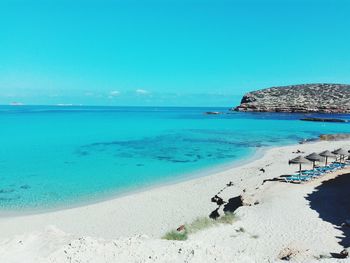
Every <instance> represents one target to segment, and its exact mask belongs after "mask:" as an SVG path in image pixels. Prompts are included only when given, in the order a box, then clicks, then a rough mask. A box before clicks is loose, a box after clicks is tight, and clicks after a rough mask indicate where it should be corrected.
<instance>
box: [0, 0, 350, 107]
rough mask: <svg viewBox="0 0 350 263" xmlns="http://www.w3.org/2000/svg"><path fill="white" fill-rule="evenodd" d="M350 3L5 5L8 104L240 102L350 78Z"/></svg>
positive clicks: (0, 87) (0, 37) (2, 49)
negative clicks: (276, 89)
mask: <svg viewBox="0 0 350 263" xmlns="http://www.w3.org/2000/svg"><path fill="white" fill-rule="evenodd" d="M349 14H350V1H342V0H339V1H337V0H329V1H326V0H323V1H322V0H318V1H313V0H305V1H301V0H295V1H292V0H290V1H288V0H279V1H277V0H276V1H272V0H255V1H254V0H245V1H243V0H242V1H238V0H237V1H235V0H231V1H223V0H212V1H195V0H192V1H191V0H188V1H185V0H177V1H169V0H163V1H142V0H140V1H134V0H129V1H126V0H125V1H121V0H120V1H103V0H95V1H91V0H74V1H73V0H70V1H64V0H61V1H54V0H50V1H49V0H47V1H40V0H27V1H17V0H0V104H9V103H11V102H13V101H18V102H22V103H25V104H58V103H64V104H70V103H73V104H84V105H140V106H141V105H155V106H203V105H206V106H233V105H234V104H236V103H237V102H238V101H239V99H240V97H241V96H242V95H243V94H244V93H245V92H248V91H251V90H255V89H261V88H265V87H270V86H277V85H289V84H299V83H315V82H335V83H350V15H349Z"/></svg>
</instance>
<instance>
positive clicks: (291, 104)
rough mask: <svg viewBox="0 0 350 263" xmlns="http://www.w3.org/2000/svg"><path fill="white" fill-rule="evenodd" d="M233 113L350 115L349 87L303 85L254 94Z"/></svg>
mask: <svg viewBox="0 0 350 263" xmlns="http://www.w3.org/2000/svg"><path fill="white" fill-rule="evenodd" d="M233 110H235V111H261V112H320V113H350V85H342V84H304V85H293V86H285V87H272V88H268V89H263V90H258V91H253V92H249V93H247V94H245V95H244V97H243V98H242V101H241V105H239V106H238V107H236V108H234V109H233Z"/></svg>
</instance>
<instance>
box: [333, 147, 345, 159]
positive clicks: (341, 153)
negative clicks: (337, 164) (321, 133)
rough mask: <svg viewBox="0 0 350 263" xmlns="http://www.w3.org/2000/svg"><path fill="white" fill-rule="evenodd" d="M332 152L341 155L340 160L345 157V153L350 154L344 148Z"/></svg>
mask: <svg viewBox="0 0 350 263" xmlns="http://www.w3.org/2000/svg"><path fill="white" fill-rule="evenodd" d="M332 153H334V154H335V155H340V161H341V160H342V159H343V158H344V157H345V155H348V154H349V152H348V151H347V150H345V149H343V148H339V149H337V150H335V151H333V152H332Z"/></svg>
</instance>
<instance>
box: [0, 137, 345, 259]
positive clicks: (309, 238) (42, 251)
mask: <svg viewBox="0 0 350 263" xmlns="http://www.w3.org/2000/svg"><path fill="white" fill-rule="evenodd" d="M340 147H344V148H347V149H350V141H337V142H316V143H308V144H302V145H292V146H286V147H279V148H272V149H269V150H267V151H266V152H265V154H264V155H263V156H262V157H261V158H259V159H257V160H254V161H252V162H250V163H248V164H245V165H243V166H240V167H236V168H232V169H229V170H225V171H223V172H219V173H215V174H212V175H209V176H206V177H201V178H197V179H193V180H190V181H185V182H181V183H176V184H172V185H166V186H162V187H158V188H155V189H151V190H147V191H143V192H139V193H133V194H130V195H126V196H123V197H119V198H115V199H112V200H107V201H103V202H99V203H95V204H91V205H85V206H81V207H76V208H71V209H65V210H59V211H54V212H47V213H40V214H34V215H24V216H3V217H1V218H0V262H4V263H19V262H21V263H22V262H26V263H31V262H33V263H34V262H35V263H42V262H55V263H58V262H82V263H83V262H84V263H85V262H94V263H102V262H103V263H106V262H279V261H280V259H279V258H282V257H283V256H289V260H290V261H292V262H319V261H320V262H337V260H338V261H339V262H350V260H347V259H346V260H340V259H335V258H330V256H331V253H334V254H336V253H339V252H341V251H342V250H343V249H344V246H346V245H344V244H346V243H347V242H348V240H347V239H348V238H349V236H347V238H346V233H345V232H347V230H346V228H347V226H344V227H341V226H340V225H341V223H342V222H345V221H346V220H347V219H350V212H349V209H347V210H346V209H345V210H344V209H342V208H343V207H344V203H341V202H338V201H339V200H343V199H344V200H345V199H346V198H345V196H344V195H343V196H342V199H339V198H340V197H339V196H337V195H336V194H334V192H335V193H336V191H333V190H332V187H333V185H334V184H333V183H332V180H338V179H334V178H341V177H342V176H343V178H344V177H346V175H340V174H341V173H342V174H344V173H345V174H346V173H348V176H350V170H349V169H348V170H347V169H344V170H342V171H338V172H335V173H333V174H328V175H325V176H323V177H321V178H317V179H315V180H313V181H311V182H307V183H303V184H292V183H285V182H279V181H270V179H273V178H276V177H278V176H280V175H286V174H292V173H294V172H295V171H296V170H298V166H297V165H288V160H289V159H291V158H293V157H296V156H298V155H299V154H296V153H294V152H296V151H297V150H300V151H303V152H305V154H304V155H306V154H309V153H312V152H321V151H323V150H327V149H329V150H334V149H336V148H340ZM261 168H263V169H264V171H262V170H260V169H261ZM305 168H311V165H305ZM265 180H266V181H265ZM264 181H265V182H264ZM229 182H232V186H229V187H227V186H226V185H227V184H228V183H229ZM347 182H349V184H348V185H346V183H347ZM327 183H328V186H327ZM339 184H340V185H343V186H344V187H346V186H348V187H350V181H349V180H343V179H342V180H340V183H339ZM222 189H223V190H222ZM327 189H331V190H327ZM348 189H349V188H348ZM220 190H222V192H221V193H220V194H219V196H220V197H221V198H223V200H224V201H225V202H228V203H229V204H230V203H231V202H233V201H234V200H236V199H237V198H238V196H240V195H243V200H244V203H245V205H244V206H241V207H239V208H238V209H237V210H236V211H235V214H236V216H237V219H236V220H235V222H234V223H232V224H222V225H217V226H213V227H211V228H208V229H204V230H202V231H199V232H197V233H194V234H191V235H189V239H188V240H186V241H168V240H164V239H161V237H162V236H163V235H164V234H165V233H166V232H167V231H169V230H171V229H176V228H177V227H179V226H180V225H182V224H184V223H186V222H188V223H190V222H192V221H193V220H195V219H196V218H197V217H207V216H208V215H209V214H211V213H212V212H213V211H214V210H216V209H217V208H218V205H217V204H216V203H213V202H211V198H212V197H213V196H214V195H216V194H217V193H218V192H219V191H220ZM342 190H344V189H342ZM342 194H346V191H342ZM235 198H236V199H235ZM337 204H339V207H338V206H337ZM345 205H346V204H345ZM224 207H226V209H229V207H228V206H225V205H223V206H221V207H220V209H219V210H218V211H217V212H218V213H219V214H220V215H222V214H223V211H222V210H223V208H224ZM333 212H334V213H336V214H332V213H333ZM346 214H347V215H348V216H346ZM342 217H343V218H342ZM282 262H283V261H282Z"/></svg>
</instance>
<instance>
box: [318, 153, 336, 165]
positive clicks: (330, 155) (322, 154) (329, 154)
mask: <svg viewBox="0 0 350 263" xmlns="http://www.w3.org/2000/svg"><path fill="white" fill-rule="evenodd" d="M319 155H320V156H323V157H325V158H326V163H325V165H327V161H328V158H329V157H331V158H336V157H337V156H336V155H335V154H334V153H331V152H330V151H328V150H327V151H323V152H321V153H320V154H319Z"/></svg>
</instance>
